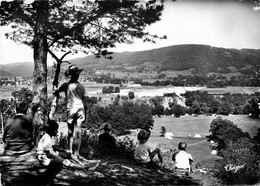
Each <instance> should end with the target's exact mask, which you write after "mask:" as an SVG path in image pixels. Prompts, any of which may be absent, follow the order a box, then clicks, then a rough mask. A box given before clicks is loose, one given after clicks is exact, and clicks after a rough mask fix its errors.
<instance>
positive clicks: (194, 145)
mask: <svg viewBox="0 0 260 186" xmlns="http://www.w3.org/2000/svg"><path fill="white" fill-rule="evenodd" d="M215 118H216V116H198V117H192V116H187V117H181V118H176V117H172V116H163V117H161V118H154V121H155V122H154V127H153V130H152V135H151V137H150V139H149V141H148V143H149V144H150V145H151V146H152V147H153V148H156V147H158V146H160V147H161V149H162V150H163V151H164V150H167V149H173V148H177V146H178V143H179V142H181V141H185V142H186V143H187V144H188V149H187V151H188V152H189V153H191V154H192V156H193V158H194V163H197V162H201V161H204V162H205V165H206V166H213V163H214V161H215V160H216V159H219V157H218V156H216V155H211V149H210V148H209V143H208V142H207V139H206V138H205V136H206V135H208V134H209V126H210V123H211V121H212V120H213V119H215ZM222 118H224V119H228V120H231V121H232V122H233V123H234V124H236V125H237V126H238V127H240V128H242V129H243V131H246V132H249V134H250V135H251V136H254V135H255V134H256V132H257V129H258V128H259V127H260V120H259V119H258V120H257V119H250V118H249V117H247V116H245V115H229V116H222ZM161 126H165V127H166V130H167V132H172V133H173V135H174V137H173V139H166V138H164V137H160V136H159V134H160V129H161ZM194 134H200V135H201V136H202V138H192V137H188V135H191V136H194ZM132 137H133V138H134V139H135V140H136V135H133V136H132Z"/></svg>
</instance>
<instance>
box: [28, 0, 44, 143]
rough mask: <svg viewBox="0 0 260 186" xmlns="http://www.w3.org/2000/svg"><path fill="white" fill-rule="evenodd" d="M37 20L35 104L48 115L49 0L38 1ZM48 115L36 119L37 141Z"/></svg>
mask: <svg viewBox="0 0 260 186" xmlns="http://www.w3.org/2000/svg"><path fill="white" fill-rule="evenodd" d="M36 11H37V20H36V25H35V36H34V45H33V50H34V51H33V52H34V53H33V58H34V72H33V101H32V103H33V104H38V103H39V104H40V108H41V111H42V113H43V115H44V116H46V115H47V52H48V43H47V35H46V27H45V23H46V19H48V1H47V0H42V1H40V0H38V1H37V10H36ZM45 118H46V117H42V122H41V123H39V120H37V119H34V128H35V129H36V130H35V131H34V132H35V135H36V136H35V137H34V140H35V143H36V144H37V142H38V135H39V134H40V132H41V128H42V127H41V125H42V124H45V123H46V119H45Z"/></svg>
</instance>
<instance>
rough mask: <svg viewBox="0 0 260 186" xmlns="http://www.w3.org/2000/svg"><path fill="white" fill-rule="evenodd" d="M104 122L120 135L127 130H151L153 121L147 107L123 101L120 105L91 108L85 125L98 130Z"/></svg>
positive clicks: (149, 109)
mask: <svg viewBox="0 0 260 186" xmlns="http://www.w3.org/2000/svg"><path fill="white" fill-rule="evenodd" d="M104 122H109V123H111V125H112V127H113V128H114V129H116V132H117V134H119V135H120V134H124V133H125V130H129V129H135V128H142V129H147V128H151V127H152V126H153V122H154V121H153V118H152V111H151V108H150V107H149V106H148V105H145V104H135V103H132V102H128V101H125V102H123V103H122V105H119V104H117V105H109V106H107V107H102V106H98V105H95V106H93V107H92V109H91V111H90V112H89V117H88V120H87V122H86V123H85V125H86V126H87V127H88V128H99V127H100V126H101V124H102V123H104Z"/></svg>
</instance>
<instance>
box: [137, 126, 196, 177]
mask: <svg viewBox="0 0 260 186" xmlns="http://www.w3.org/2000/svg"><path fill="white" fill-rule="evenodd" d="M150 135H151V132H150V131H149V130H141V131H140V132H139V133H138V134H137V139H138V144H137V146H136V149H135V160H136V161H137V162H138V163H141V164H148V165H153V164H154V162H153V158H154V157H155V156H156V155H157V156H158V159H159V161H160V163H159V164H161V165H163V163H164V162H163V156H162V153H161V150H160V148H156V149H154V150H152V149H151V147H150V146H149V145H148V143H147V142H148V139H149V138H150ZM186 149H187V144H186V143H185V142H180V143H179V145H178V151H175V152H174V153H173V155H172V160H173V161H174V163H175V170H176V172H177V173H178V174H180V175H188V174H189V172H191V167H192V166H191V165H192V162H193V158H192V156H191V154H189V153H187V152H186Z"/></svg>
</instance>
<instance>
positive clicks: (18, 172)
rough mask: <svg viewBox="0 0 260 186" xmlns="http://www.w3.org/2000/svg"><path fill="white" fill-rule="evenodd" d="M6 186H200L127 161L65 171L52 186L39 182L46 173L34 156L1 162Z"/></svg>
mask: <svg viewBox="0 0 260 186" xmlns="http://www.w3.org/2000/svg"><path fill="white" fill-rule="evenodd" d="M0 171H1V174H2V184H3V185H12V186H13V185H87V184H88V185H147V184H149V185H198V184H199V183H198V182H197V181H194V180H192V179H191V178H190V177H182V178H180V177H178V176H176V175H175V174H174V173H172V172H170V171H168V170H165V169H161V168H158V167H152V168H151V167H146V166H140V165H136V164H135V163H134V162H133V161H130V160H127V159H117V158H114V157H110V158H105V159H104V158H103V159H101V164H100V165H99V167H97V168H96V169H95V170H91V171H90V170H72V169H67V168H63V170H62V171H61V172H60V173H59V174H58V175H57V176H56V178H55V179H54V180H53V182H47V180H46V179H42V178H40V176H39V174H40V173H41V172H44V171H45V168H44V167H41V166H40V165H39V163H38V160H37V159H36V157H35V155H34V154H33V153H31V154H29V155H24V156H20V157H7V156H2V157H1V158H0Z"/></svg>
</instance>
